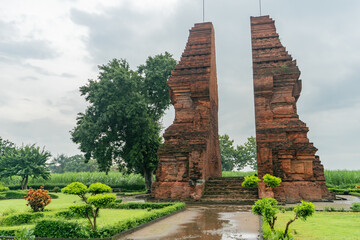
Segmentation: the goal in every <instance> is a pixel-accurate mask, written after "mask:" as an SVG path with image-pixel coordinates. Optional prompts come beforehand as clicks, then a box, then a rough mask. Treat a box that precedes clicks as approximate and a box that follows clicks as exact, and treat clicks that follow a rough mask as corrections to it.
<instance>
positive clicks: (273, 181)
mask: <svg viewBox="0 0 360 240" xmlns="http://www.w3.org/2000/svg"><path fill="white" fill-rule="evenodd" d="M263 182H264V183H265V184H266V186H268V187H271V188H275V187H278V186H279V185H280V183H281V178H279V177H275V176H272V175H270V174H265V176H263Z"/></svg>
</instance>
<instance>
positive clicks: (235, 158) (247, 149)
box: [219, 134, 257, 171]
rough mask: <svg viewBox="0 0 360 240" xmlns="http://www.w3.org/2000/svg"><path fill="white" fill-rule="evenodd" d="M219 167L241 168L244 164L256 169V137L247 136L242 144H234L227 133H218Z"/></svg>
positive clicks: (225, 169)
mask: <svg viewBox="0 0 360 240" xmlns="http://www.w3.org/2000/svg"><path fill="white" fill-rule="evenodd" d="M219 143H220V155H221V167H222V170H223V171H232V170H234V169H236V170H241V169H243V168H244V167H246V166H250V167H251V168H252V169H254V170H256V169H257V162H256V139H255V137H249V138H248V139H247V142H245V143H244V145H239V146H234V140H231V139H230V137H229V135H227V134H224V135H219Z"/></svg>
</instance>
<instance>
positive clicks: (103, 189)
mask: <svg viewBox="0 0 360 240" xmlns="http://www.w3.org/2000/svg"><path fill="white" fill-rule="evenodd" d="M88 192H89V193H91V194H93V195H95V194H100V193H111V192H112V189H111V187H109V186H108V185H105V184H102V183H93V184H91V185H90V186H89V189H88Z"/></svg>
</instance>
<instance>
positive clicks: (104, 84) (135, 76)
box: [71, 53, 176, 190]
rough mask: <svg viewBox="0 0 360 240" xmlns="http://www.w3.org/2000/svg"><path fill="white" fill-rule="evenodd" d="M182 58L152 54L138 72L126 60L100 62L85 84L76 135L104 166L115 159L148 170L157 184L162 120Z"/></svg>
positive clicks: (148, 180)
mask: <svg viewBox="0 0 360 240" xmlns="http://www.w3.org/2000/svg"><path fill="white" fill-rule="evenodd" d="M175 65H176V61H175V60H174V59H173V58H172V56H171V55H170V54H169V53H165V54H160V55H156V56H155V57H149V58H148V59H147V60H146V63H145V64H144V65H141V66H139V67H138V69H137V70H136V71H133V70H131V69H130V67H129V64H128V63H127V62H126V60H117V59H114V60H112V61H110V62H109V63H108V64H106V65H102V66H99V69H100V73H99V76H98V79H97V80H89V82H88V84H86V85H85V86H83V87H81V88H80V92H81V95H83V96H85V99H86V101H87V102H88V103H89V106H88V108H87V109H86V111H85V113H79V115H78V118H77V124H76V127H75V128H74V129H73V130H72V132H71V134H72V140H73V141H74V142H75V143H78V144H80V150H81V151H82V152H83V153H85V158H86V160H87V161H88V160H90V159H91V158H94V159H96V160H97V162H98V164H99V169H100V170H101V171H105V172H108V171H109V170H110V167H111V165H112V164H113V163H114V162H115V163H117V165H118V166H119V168H120V170H126V171H129V172H137V173H142V174H143V175H144V177H145V183H146V188H147V189H148V190H150V189H151V184H152V176H153V173H154V170H155V169H156V167H157V163H158V158H157V154H156V153H157V149H158V147H159V146H160V144H161V137H160V130H161V127H160V122H159V121H160V119H161V117H162V116H163V114H164V111H165V110H166V109H167V108H168V106H169V104H170V99H169V93H168V86H167V80H168V78H169V76H170V74H171V70H172V69H173V68H174V67H175Z"/></svg>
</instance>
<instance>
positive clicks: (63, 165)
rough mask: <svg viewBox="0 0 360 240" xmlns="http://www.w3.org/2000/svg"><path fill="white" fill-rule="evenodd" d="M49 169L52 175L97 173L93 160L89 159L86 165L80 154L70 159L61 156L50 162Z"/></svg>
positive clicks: (95, 163)
mask: <svg viewBox="0 0 360 240" xmlns="http://www.w3.org/2000/svg"><path fill="white" fill-rule="evenodd" d="M49 169H50V171H51V172H52V173H64V172H95V171H98V166H97V162H96V160H94V159H90V161H88V163H86V162H85V157H84V156H83V155H80V154H77V155H74V156H70V157H69V156H66V155H65V154H61V155H59V156H57V157H55V158H54V159H53V160H52V161H51V163H50V164H49Z"/></svg>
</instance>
